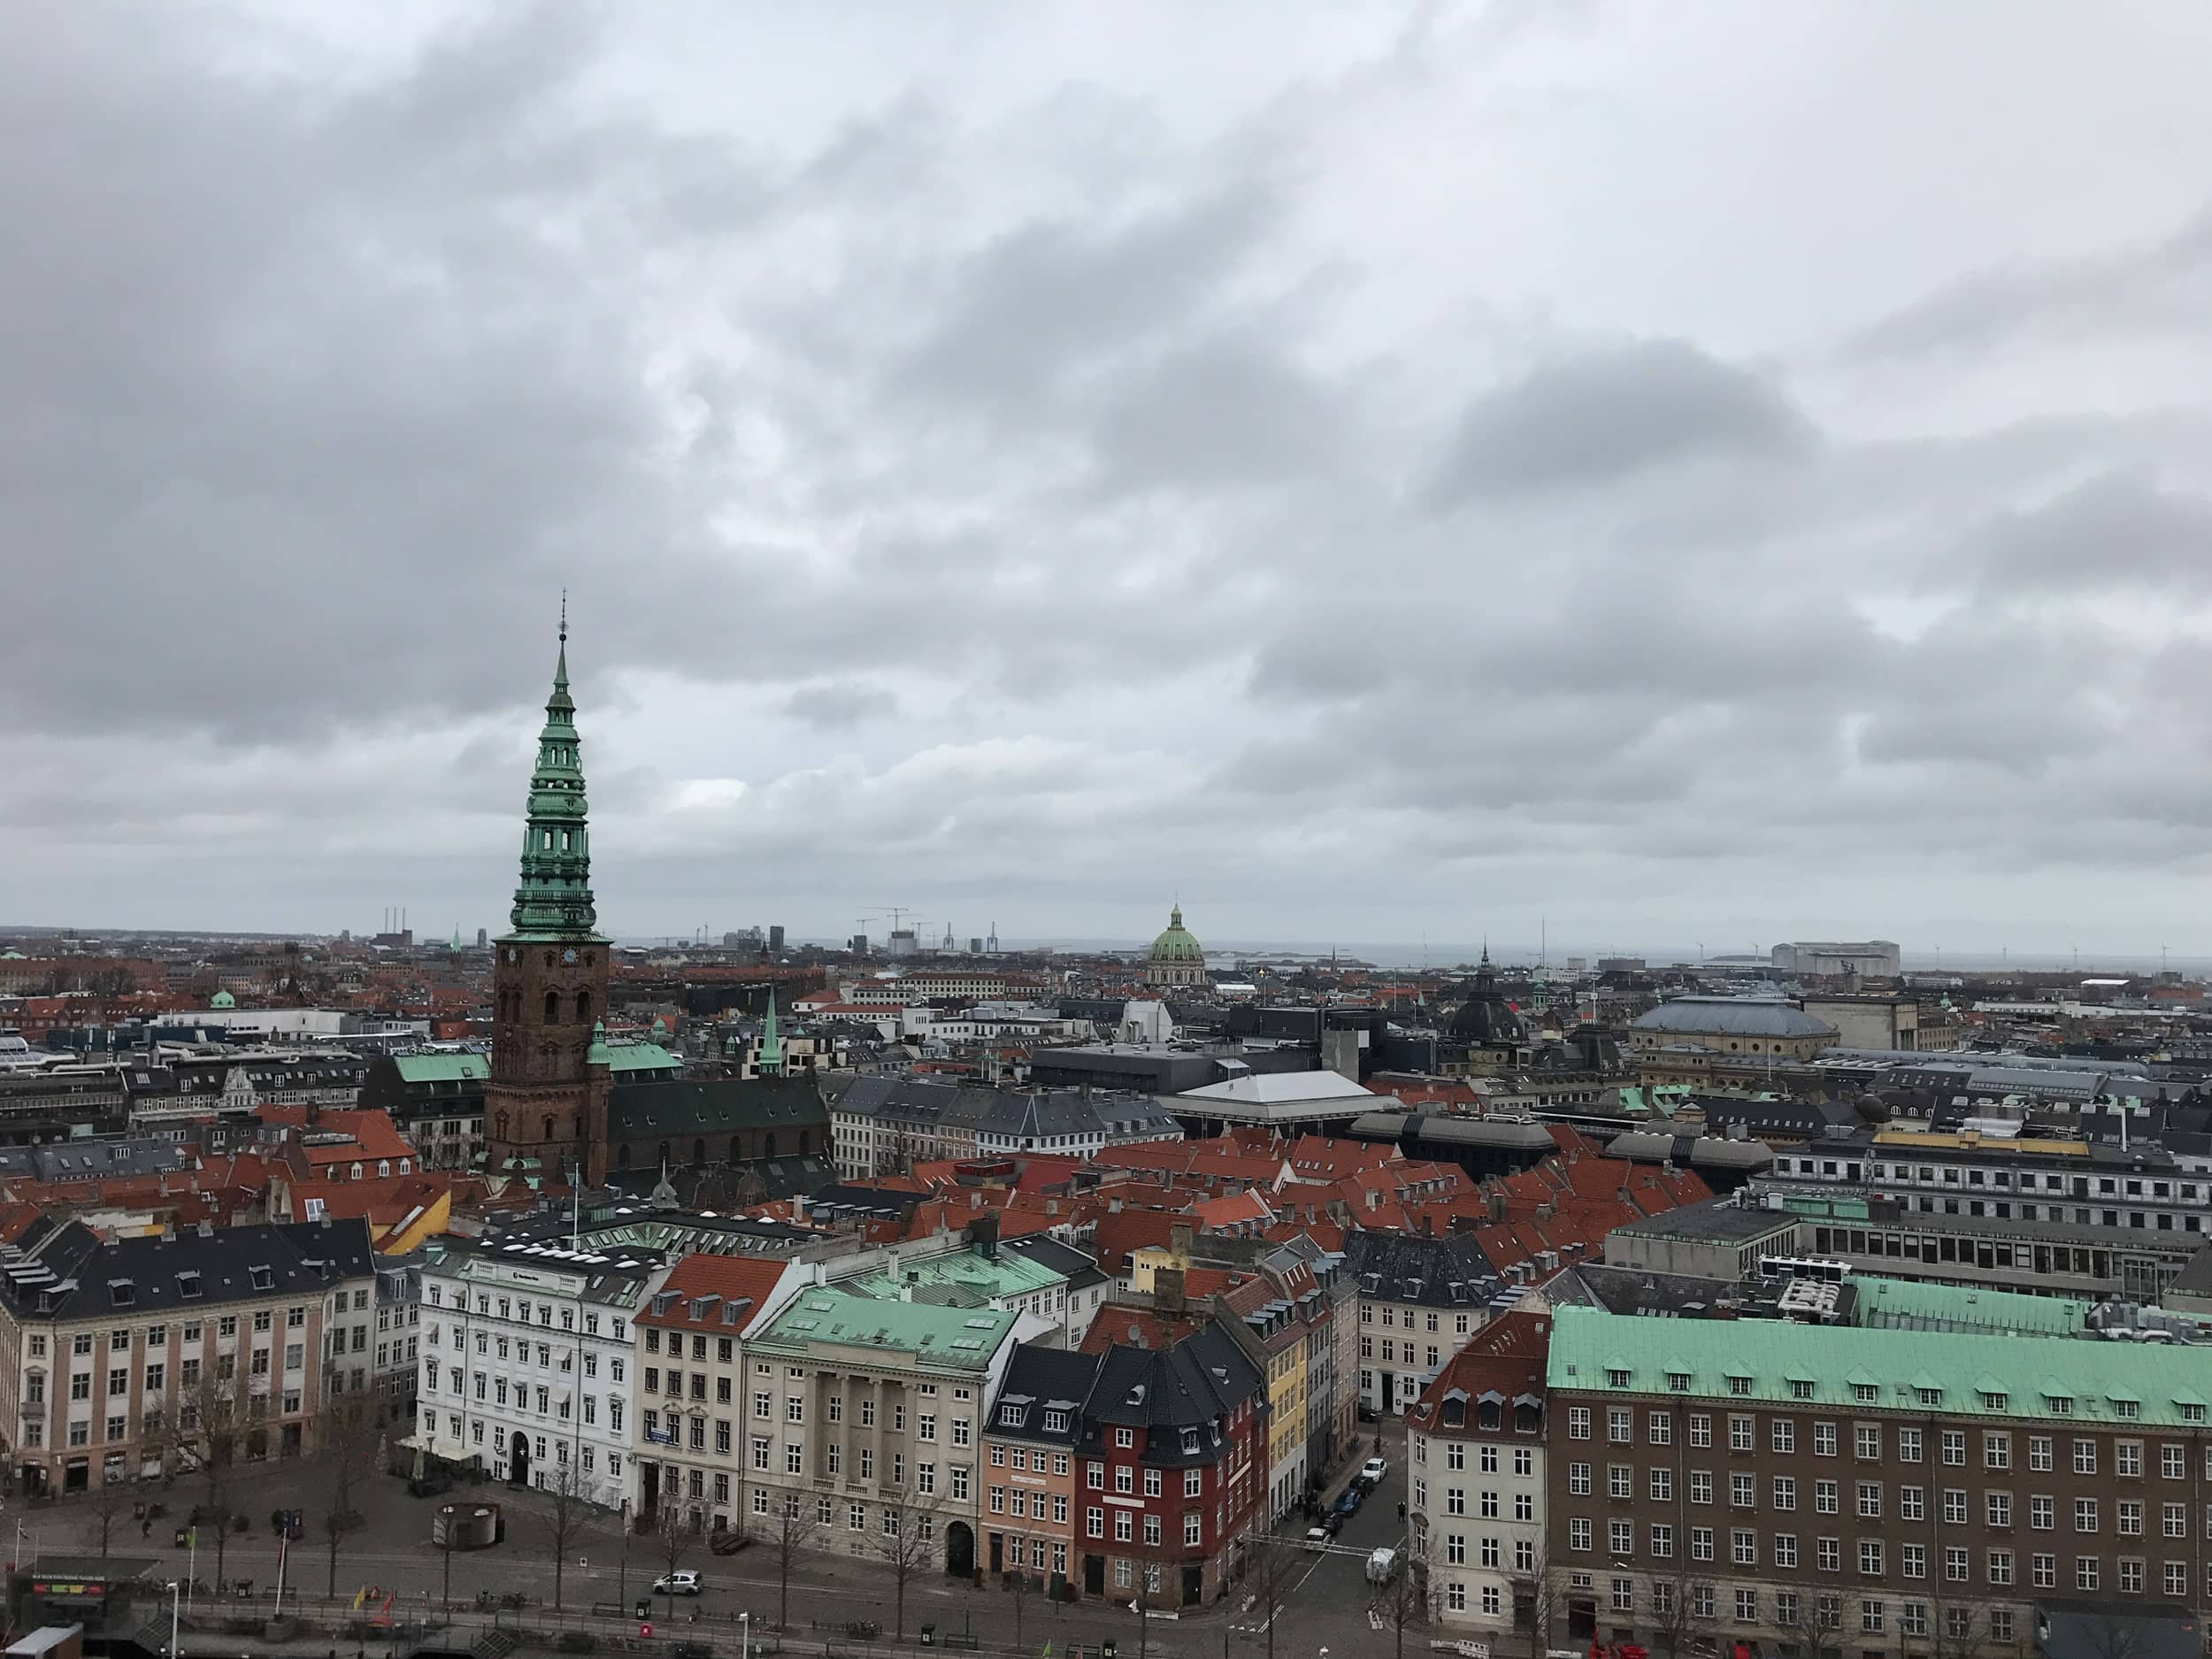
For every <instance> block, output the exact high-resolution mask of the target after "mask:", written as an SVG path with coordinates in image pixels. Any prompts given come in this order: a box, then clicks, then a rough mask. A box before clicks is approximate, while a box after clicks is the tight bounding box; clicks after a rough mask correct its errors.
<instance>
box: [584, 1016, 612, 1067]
mask: <svg viewBox="0 0 2212 1659" xmlns="http://www.w3.org/2000/svg"><path fill="white" fill-rule="evenodd" d="M584 1064H586V1065H612V1064H614V1051H613V1050H612V1049H611V1048H608V1047H607V1022H606V1021H605V1020H603V1019H601V1020H595V1021H593V1022H592V1027H591V1047H590V1048H587V1049H586V1050H585V1051H584Z"/></svg>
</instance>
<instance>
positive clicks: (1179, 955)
mask: <svg viewBox="0 0 2212 1659" xmlns="http://www.w3.org/2000/svg"><path fill="white" fill-rule="evenodd" d="M1144 982H1145V983H1146V984H1147V985H1153V986H1160V987H1176V986H1195V985H1204V984H1205V983H1207V979H1206V950H1205V947H1204V946H1202V945H1201V944H1200V943H1199V942H1198V941H1196V940H1195V939H1193V938H1192V937H1191V934H1190V930H1189V929H1188V928H1187V927H1185V926H1183V907H1182V906H1181V905H1179V904H1178V905H1177V906H1175V908H1174V909H1172V910H1170V911H1169V912H1168V913H1167V931H1166V932H1165V933H1162V934H1161V935H1160V936H1159V937H1158V938H1157V939H1156V940H1154V941H1152V949H1151V951H1150V953H1149V954H1148V956H1146V957H1145V959H1144Z"/></svg>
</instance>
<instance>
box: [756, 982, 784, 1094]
mask: <svg viewBox="0 0 2212 1659" xmlns="http://www.w3.org/2000/svg"><path fill="white" fill-rule="evenodd" d="M753 1069H754V1070H755V1071H758V1072H759V1073H761V1075H763V1076H764V1077H781V1076H782V1075H783V1039H781V1038H780V1037H779V1036H777V1035H776V994H775V993H774V992H773V991H771V992H769V993H768V1018H767V1019H766V1020H765V1021H764V1022H763V1023H762V1025H761V1028H760V1058H759V1060H758V1061H757V1062H756V1063H755V1064H754V1067H753Z"/></svg>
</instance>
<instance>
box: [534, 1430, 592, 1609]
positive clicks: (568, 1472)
mask: <svg viewBox="0 0 2212 1659" xmlns="http://www.w3.org/2000/svg"><path fill="white" fill-rule="evenodd" d="M545 1499H546V1510H545V1539H546V1542H548V1543H549V1544H550V1545H552V1547H553V1610H554V1611H555V1612H556V1613H557V1612H559V1611H560V1610H561V1592H562V1586H563V1582H564V1575H565V1573H566V1572H567V1571H568V1547H569V1546H570V1545H571V1544H572V1543H574V1542H575V1541H576V1537H577V1534H578V1533H580V1532H582V1531H583V1529H584V1524H585V1522H586V1520H587V1519H588V1518H589V1517H590V1514H591V1505H590V1502H589V1501H588V1499H587V1498H586V1497H585V1495H584V1482H583V1477H582V1475H581V1474H580V1472H579V1471H578V1470H577V1467H576V1465H575V1464H574V1463H557V1464H556V1465H555V1466H554V1470H553V1473H552V1475H551V1476H550V1477H549V1479H547V1481H546V1483H545Z"/></svg>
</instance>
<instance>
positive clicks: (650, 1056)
mask: <svg viewBox="0 0 2212 1659" xmlns="http://www.w3.org/2000/svg"><path fill="white" fill-rule="evenodd" d="M597 1035H598V1039H599V1041H602V1042H605V1041H606V1028H605V1027H604V1026H602V1027H600V1028H599V1031H598V1033H597ZM606 1048H607V1064H609V1065H610V1066H611V1067H612V1068H613V1069H614V1071H615V1073H616V1074H617V1075H618V1076H619V1075H621V1074H623V1073H626V1072H630V1071H665V1072H667V1073H669V1074H670V1075H671V1076H674V1075H675V1074H676V1073H678V1072H680V1071H682V1070H683V1069H684V1063H683V1062H682V1061H681V1060H680V1059H678V1058H677V1057H676V1056H674V1055H672V1054H671V1053H669V1052H668V1050H667V1049H665V1048H662V1047H661V1046H660V1044H658V1043H657V1042H613V1043H607V1044H606Z"/></svg>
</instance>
